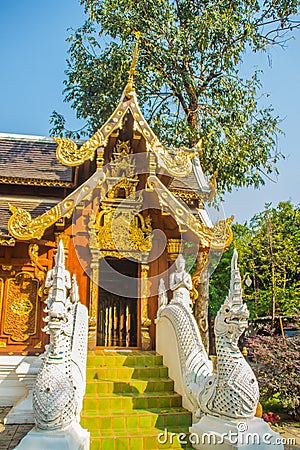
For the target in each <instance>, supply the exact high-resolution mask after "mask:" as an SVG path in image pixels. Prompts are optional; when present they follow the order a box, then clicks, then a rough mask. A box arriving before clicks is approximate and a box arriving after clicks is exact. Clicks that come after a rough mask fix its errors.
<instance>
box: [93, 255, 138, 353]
mask: <svg viewBox="0 0 300 450" xmlns="http://www.w3.org/2000/svg"><path fill="white" fill-rule="evenodd" d="M99 277H100V283H99V285H100V286H99V290H98V324H97V346H100V347H110V348H116V347H117V348H118V347H122V348H124V347H125V348H129V347H131V348H132V347H137V346H138V332H139V320H138V311H139V301H138V264H137V263H136V262H134V261H129V260H127V259H125V258H124V259H113V258H110V259H109V258H106V259H103V260H100V271H99Z"/></svg>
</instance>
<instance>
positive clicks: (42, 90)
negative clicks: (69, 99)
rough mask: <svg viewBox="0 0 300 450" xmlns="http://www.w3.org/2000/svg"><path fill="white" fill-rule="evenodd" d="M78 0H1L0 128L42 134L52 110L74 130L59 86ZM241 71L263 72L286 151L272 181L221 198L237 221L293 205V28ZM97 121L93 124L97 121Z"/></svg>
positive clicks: (296, 103) (298, 162) (297, 84)
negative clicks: (289, 36) (281, 43)
mask: <svg viewBox="0 0 300 450" xmlns="http://www.w3.org/2000/svg"><path fill="white" fill-rule="evenodd" d="M83 20H84V14H83V9H82V7H81V6H80V4H79V0H26V1H24V0H23V1H22V0H21V1H20V0H2V2H1V5H0V55H1V70H0V99H1V109H0V132H2V133H17V134H32V135H42V136H48V134H49V128H50V125H49V117H50V114H51V112H52V111H53V110H54V109H55V110H57V111H59V112H61V113H63V114H64V115H65V117H66V118H67V125H68V128H78V127H79V126H80V124H79V123H78V121H76V119H75V118H74V111H72V110H71V108H70V106H69V105H68V104H66V103H63V96H62V89H63V80H64V70H65V69H66V62H65V61H66V58H67V49H68V44H67V43H66V42H65V39H66V38H67V36H68V35H69V32H68V31H67V28H69V27H73V28H76V27H78V26H80V25H81V24H82V23H83ZM246 61H247V71H248V70H251V69H252V68H254V67H259V68H262V69H263V70H264V74H263V76H262V81H263V84H264V87H263V90H262V91H263V93H269V94H270V97H268V100H269V101H270V102H271V103H272V105H273V106H274V109H275V113H276V114H278V115H279V116H280V117H281V118H282V119H283V121H282V124H281V128H282V129H283V131H284V132H285V134H286V135H285V137H284V136H280V137H279V143H278V145H279V149H280V150H281V151H283V153H284V154H285V155H286V159H285V161H282V162H281V163H280V164H279V165H278V167H279V171H280V175H279V177H278V180H277V182H275V183H274V182H271V181H268V180H267V181H266V186H265V187H262V188H261V189H260V190H254V189H240V190H239V191H237V192H233V193H232V194H228V195H226V197H225V204H224V209H225V214H226V215H227V216H230V215H231V214H234V215H235V217H236V220H237V221H239V222H243V221H245V220H248V219H250V218H251V217H252V216H253V214H254V213H256V212H258V211H261V210H262V209H263V206H264V203H266V202H273V204H274V205H276V204H277V203H278V202H279V201H283V200H291V201H292V202H294V203H295V204H298V203H300V189H299V178H300V177H299V167H300V151H299V150H300V149H299V131H300V32H298V34H296V40H291V41H290V42H289V43H288V45H287V49H285V50H282V49H281V48H279V47H278V48H275V49H272V51H271V53H270V54H269V55H267V54H264V55H262V56H256V57H253V56H252V55H248V56H247V57H246ZM99 125H101V124H99Z"/></svg>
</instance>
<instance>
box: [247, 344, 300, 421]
mask: <svg viewBox="0 0 300 450" xmlns="http://www.w3.org/2000/svg"><path fill="white" fill-rule="evenodd" d="M299 345H300V336H295V337H287V338H286V339H285V340H283V338H282V337H279V336H258V335H257V336H253V337H248V338H247V347H248V353H249V358H250V359H251V360H252V361H253V362H254V363H256V364H255V365H254V367H253V370H254V372H255V374H256V376H257V381H258V384H259V386H260V390H261V395H262V397H263V398H265V399H271V398H272V397H274V395H276V394H277V395H278V393H279V395H280V400H281V402H282V404H283V406H284V407H285V408H287V410H288V412H289V413H292V414H294V413H296V412H297V409H298V410H299V407H300V346H299Z"/></svg>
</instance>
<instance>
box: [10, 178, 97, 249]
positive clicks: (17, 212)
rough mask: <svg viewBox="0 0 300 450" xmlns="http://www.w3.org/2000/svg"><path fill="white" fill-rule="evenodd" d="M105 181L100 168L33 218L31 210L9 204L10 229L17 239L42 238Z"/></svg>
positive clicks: (69, 215)
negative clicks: (65, 195) (56, 202)
mask: <svg viewBox="0 0 300 450" xmlns="http://www.w3.org/2000/svg"><path fill="white" fill-rule="evenodd" d="M104 181H105V174H104V172H103V170H102V169H98V170H97V172H95V173H94V175H93V176H92V177H91V178H90V179H89V180H87V181H86V182H85V183H83V184H82V185H81V186H79V188H77V189H76V190H75V191H74V192H72V193H71V194H70V195H68V197H66V198H65V199H64V200H62V201H61V202H59V203H58V204H57V205H55V206H54V207H53V208H51V209H49V211H47V212H45V213H44V214H42V215H40V216H38V217H36V218H35V219H33V218H32V217H31V214H30V212H29V211H26V210H25V209H23V208H18V207H16V206H14V205H9V209H10V211H11V212H12V216H11V217H10V219H9V221H8V231H9V233H10V234H11V235H12V236H13V237H14V238H16V239H20V240H30V239H41V237H42V236H43V234H44V232H45V230H46V229H47V228H49V227H50V226H51V225H54V224H55V223H56V222H57V221H58V220H59V219H61V218H62V217H71V215H72V213H73V210H74V207H75V206H76V205H78V204H79V203H80V202H81V201H82V200H83V199H84V198H86V197H87V196H88V195H90V193H91V191H92V190H93V188H95V187H96V186H99V185H101V184H102V183H103V182H104Z"/></svg>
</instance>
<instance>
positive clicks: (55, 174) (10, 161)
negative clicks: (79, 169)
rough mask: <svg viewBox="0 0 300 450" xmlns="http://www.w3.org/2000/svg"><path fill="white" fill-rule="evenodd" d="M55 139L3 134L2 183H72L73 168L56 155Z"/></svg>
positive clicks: (0, 149)
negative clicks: (64, 164)
mask: <svg viewBox="0 0 300 450" xmlns="http://www.w3.org/2000/svg"><path fill="white" fill-rule="evenodd" d="M55 152H56V144H55V142H53V139H50V138H46V137H42V136H24V135H18V134H5V133H0V183H3V184H22V185H33V186H61V187H72V186H73V170H72V168H71V167H66V166H63V165H61V164H60V163H59V162H58V161H57V158H56V155H55Z"/></svg>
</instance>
